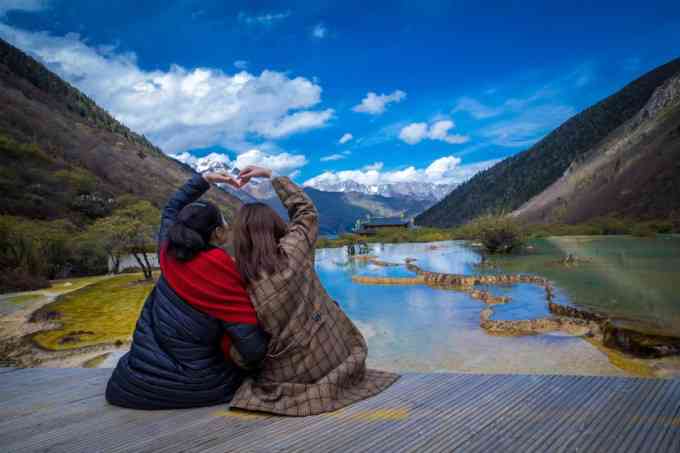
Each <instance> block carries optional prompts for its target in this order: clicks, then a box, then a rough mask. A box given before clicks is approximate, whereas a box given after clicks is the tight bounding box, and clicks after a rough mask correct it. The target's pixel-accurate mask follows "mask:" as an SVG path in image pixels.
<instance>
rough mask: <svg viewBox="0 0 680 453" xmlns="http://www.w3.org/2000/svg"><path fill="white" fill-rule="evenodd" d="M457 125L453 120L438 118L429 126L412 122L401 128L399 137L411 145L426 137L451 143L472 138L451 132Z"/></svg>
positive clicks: (459, 142) (463, 141)
mask: <svg viewBox="0 0 680 453" xmlns="http://www.w3.org/2000/svg"><path fill="white" fill-rule="evenodd" d="M455 127H456V125H455V123H454V122H453V121H451V120H438V121H435V122H433V123H431V124H430V125H429V126H428V124H427V123H411V124H409V125H407V126H404V127H403V128H402V129H401V131H400V132H399V138H400V139H401V140H402V141H403V142H406V143H408V144H409V145H415V144H416V143H420V142H421V141H423V140H425V139H427V140H440V141H443V142H446V143H449V144H461V143H466V142H467V141H469V140H470V137H468V136H466V135H459V134H449V131H450V130H451V129H453V128H455Z"/></svg>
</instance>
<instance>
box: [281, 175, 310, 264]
mask: <svg viewBox="0 0 680 453" xmlns="http://www.w3.org/2000/svg"><path fill="white" fill-rule="evenodd" d="M272 185H273V186H274V190H276V195H278V197H279V199H280V200H281V203H283V205H284V206H285V207H286V209H287V210H288V216H289V217H290V223H289V225H288V232H287V233H286V235H285V236H284V237H283V238H282V239H281V246H282V247H283V248H284V250H286V252H289V253H290V252H291V251H292V250H290V249H294V250H299V251H302V252H303V253H305V254H307V253H308V252H309V251H310V250H314V244H316V239H317V237H318V236H319V213H318V212H317V210H316V206H314V202H312V200H311V199H310V198H309V196H308V195H307V194H306V193H305V192H304V190H302V188H301V187H299V186H298V185H296V184H295V183H294V182H293V181H291V180H290V179H289V178H288V177H286V176H282V177H278V178H274V179H273V180H272Z"/></svg>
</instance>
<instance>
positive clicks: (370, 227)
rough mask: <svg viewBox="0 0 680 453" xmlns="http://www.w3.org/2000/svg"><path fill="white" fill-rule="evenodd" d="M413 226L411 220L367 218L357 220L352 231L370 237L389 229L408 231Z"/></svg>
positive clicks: (402, 218) (401, 218)
mask: <svg viewBox="0 0 680 453" xmlns="http://www.w3.org/2000/svg"><path fill="white" fill-rule="evenodd" d="M412 225H413V219H407V218H404V217H403V216H402V217H394V218H375V219H373V218H368V219H366V220H357V222H356V225H355V228H354V231H355V233H358V234H366V235H371V234H375V233H377V232H378V231H379V230H389V229H399V228H401V229H408V228H411V226H412Z"/></svg>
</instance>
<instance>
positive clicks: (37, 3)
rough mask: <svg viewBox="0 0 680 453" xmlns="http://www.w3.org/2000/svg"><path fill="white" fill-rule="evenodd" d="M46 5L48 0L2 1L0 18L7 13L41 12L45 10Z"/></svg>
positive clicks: (0, 2)
mask: <svg viewBox="0 0 680 453" xmlns="http://www.w3.org/2000/svg"><path fill="white" fill-rule="evenodd" d="M48 3H49V2H48V0H2V1H0V17H3V16H4V15H5V14H7V12H8V11H26V12H36V11H42V10H44V9H47V7H48V6H49V5H48Z"/></svg>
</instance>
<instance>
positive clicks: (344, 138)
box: [338, 132, 354, 145]
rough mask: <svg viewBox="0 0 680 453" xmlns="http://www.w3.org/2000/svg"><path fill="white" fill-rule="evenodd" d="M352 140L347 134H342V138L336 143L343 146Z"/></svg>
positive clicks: (350, 135)
mask: <svg viewBox="0 0 680 453" xmlns="http://www.w3.org/2000/svg"><path fill="white" fill-rule="evenodd" d="M353 138H354V136H353V135H352V134H350V133H349V132H348V133H346V134H343V135H342V137H340V140H338V143H340V144H342V145H344V144H345V143H347V142H348V141H350V140H352V139H353Z"/></svg>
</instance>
